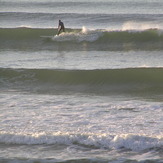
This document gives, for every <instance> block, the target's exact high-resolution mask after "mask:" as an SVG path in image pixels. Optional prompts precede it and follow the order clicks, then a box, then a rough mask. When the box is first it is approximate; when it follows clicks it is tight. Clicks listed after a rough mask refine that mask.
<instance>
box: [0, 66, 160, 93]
mask: <svg viewBox="0 0 163 163" xmlns="http://www.w3.org/2000/svg"><path fill="white" fill-rule="evenodd" d="M0 75H1V87H2V88H3V87H6V88H7V87H8V86H9V85H11V86H12V87H13V86H14V87H15V88H20V86H21V87H22V88H28V87H31V88H33V89H34V90H35V88H38V87H37V85H40V87H39V90H40V91H41V90H42V91H43V90H44V91H47V92H48V91H49V92H51V91H52V90H53V89H54V90H53V91H54V92H55V91H57V90H58V91H59V92H62V91H63V92H68V91H75V92H88V93H91V92H94V93H100V92H101V93H106V94H107V93H109V92H110V93H115V92H117V93H120V92H121V93H132V92H135V93H138V92H139V93H140V92H141V93H145V94H148V93H152V94H160V93H162V91H163V86H162V83H163V70H162V68H127V69H105V70H48V69H5V68H1V69H0ZM58 91H57V92H58Z"/></svg>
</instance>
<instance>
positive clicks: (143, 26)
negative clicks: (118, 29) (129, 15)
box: [122, 21, 160, 31]
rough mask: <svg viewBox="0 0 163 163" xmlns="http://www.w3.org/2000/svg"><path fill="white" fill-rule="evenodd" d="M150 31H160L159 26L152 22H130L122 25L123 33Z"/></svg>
mask: <svg viewBox="0 0 163 163" xmlns="http://www.w3.org/2000/svg"><path fill="white" fill-rule="evenodd" d="M148 29H160V26H159V25H158V24H154V23H150V22H143V23H142V22H134V21H128V22H125V23H124V24H123V25H122V31H126V30H136V31H143V30H148Z"/></svg>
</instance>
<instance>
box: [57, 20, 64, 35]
mask: <svg viewBox="0 0 163 163" xmlns="http://www.w3.org/2000/svg"><path fill="white" fill-rule="evenodd" d="M62 30H63V32H65V27H64V24H63V22H62V21H61V20H59V24H58V33H57V35H59V34H60V33H61V31H62Z"/></svg>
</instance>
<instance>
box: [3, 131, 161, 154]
mask: <svg viewBox="0 0 163 163" xmlns="http://www.w3.org/2000/svg"><path fill="white" fill-rule="evenodd" d="M0 142H1V143H5V144H18V145H19V144H28V145H40V144H47V145H53V144H64V145H72V144H76V145H79V146H80V145H84V146H88V147H92V146H94V147H96V148H106V149H123V148H124V149H128V150H132V151H137V152H138V151H144V150H151V149H152V150H153V149H157V150H158V149H159V150H162V149H163V137H161V136H155V137H152V136H146V135H134V134H121V135H108V134H93V133H83V134H75V133H61V132H57V133H52V134H46V133H34V134H22V133H18V134H14V133H5V132H1V133H0Z"/></svg>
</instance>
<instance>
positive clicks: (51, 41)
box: [0, 27, 163, 51]
mask: <svg viewBox="0 0 163 163" xmlns="http://www.w3.org/2000/svg"><path fill="white" fill-rule="evenodd" d="M56 33H57V29H50V28H49V29H41V28H24V27H21V28H0V35H1V37H0V48H1V49H19V50H23V49H24V50H58V49H60V50H71V51H73V50H74V51H75V50H127V49H130V50H132V49H133V50H134V49H140V50H162V48H163V47H162V44H163V34H162V32H161V31H159V30H157V29H148V30H142V31H135V30H132V31H131V30H130V31H128V30H127V31H126V30H124V31H123V30H121V31H107V30H89V29H87V28H85V27H83V28H82V29H67V31H66V33H62V34H61V35H60V36H59V37H56V36H54V35H55V34H56ZM41 36H50V37H47V38H46V37H41Z"/></svg>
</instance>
